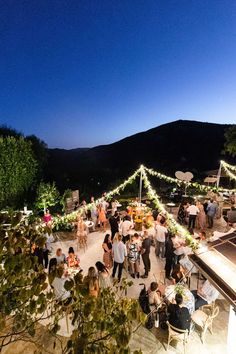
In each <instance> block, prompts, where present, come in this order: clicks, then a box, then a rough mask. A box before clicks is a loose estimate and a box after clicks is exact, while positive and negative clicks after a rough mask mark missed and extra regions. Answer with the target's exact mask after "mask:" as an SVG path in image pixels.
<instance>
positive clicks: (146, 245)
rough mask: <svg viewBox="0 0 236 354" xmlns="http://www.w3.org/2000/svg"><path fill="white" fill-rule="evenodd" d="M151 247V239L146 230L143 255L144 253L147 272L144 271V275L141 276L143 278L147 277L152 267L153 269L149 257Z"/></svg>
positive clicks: (143, 258) (143, 257)
mask: <svg viewBox="0 0 236 354" xmlns="http://www.w3.org/2000/svg"><path fill="white" fill-rule="evenodd" d="M150 248H151V240H150V238H149V237H148V233H147V231H144V236H143V242H142V249H141V255H142V260H143V264H144V269H145V273H144V275H142V276H141V278H147V277H148V273H149V272H150V269H151V263H150V258H149V255H150Z"/></svg>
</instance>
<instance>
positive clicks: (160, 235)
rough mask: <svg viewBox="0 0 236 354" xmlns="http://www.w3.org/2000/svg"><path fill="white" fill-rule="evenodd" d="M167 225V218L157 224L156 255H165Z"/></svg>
mask: <svg viewBox="0 0 236 354" xmlns="http://www.w3.org/2000/svg"><path fill="white" fill-rule="evenodd" d="M164 225H165V218H162V219H161V220H160V223H158V222H157V224H156V256H157V257H159V256H161V257H162V258H164V257H165V242H166V235H167V232H168V231H167V228H166V227H165V226H164Z"/></svg>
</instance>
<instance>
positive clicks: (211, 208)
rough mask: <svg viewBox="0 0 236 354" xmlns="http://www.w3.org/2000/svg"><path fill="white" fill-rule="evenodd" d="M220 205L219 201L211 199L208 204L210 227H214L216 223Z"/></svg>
mask: <svg viewBox="0 0 236 354" xmlns="http://www.w3.org/2000/svg"><path fill="white" fill-rule="evenodd" d="M217 209H218V205H217V203H216V202H215V201H214V200H213V199H211V200H210V202H209V204H208V206H207V221H208V228H209V229H212V227H213V223H214V217H215V215H216V213H217Z"/></svg>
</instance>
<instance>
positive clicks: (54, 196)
mask: <svg viewBox="0 0 236 354" xmlns="http://www.w3.org/2000/svg"><path fill="white" fill-rule="evenodd" d="M59 197H60V194H59V192H58V190H57V188H56V185H55V183H54V182H53V183H52V184H51V183H44V182H41V183H40V184H39V186H38V189H37V198H36V202H35V205H36V207H37V208H39V209H44V210H45V209H46V208H48V207H50V206H53V205H56V204H57V203H58V202H59Z"/></svg>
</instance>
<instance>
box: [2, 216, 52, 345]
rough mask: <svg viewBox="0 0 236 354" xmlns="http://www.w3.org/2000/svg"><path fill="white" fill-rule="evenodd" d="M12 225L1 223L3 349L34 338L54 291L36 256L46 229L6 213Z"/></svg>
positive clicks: (43, 239) (42, 243)
mask: <svg viewBox="0 0 236 354" xmlns="http://www.w3.org/2000/svg"><path fill="white" fill-rule="evenodd" d="M6 217H7V218H8V222H9V218H10V224H11V226H10V227H8V228H5V227H3V226H0V264H1V265H2V266H1V267H0V332H1V333H0V351H1V349H2V348H3V347H4V346H7V345H8V344H10V343H11V342H14V341H17V340H22V339H23V340H25V339H26V338H28V341H30V340H31V338H32V337H34V335H35V327H36V324H37V323H38V322H39V321H40V320H42V319H43V318H45V317H47V314H46V311H45V310H46V308H47V306H48V304H50V303H51V302H52V299H53V294H52V291H50V290H48V291H46V289H47V288H48V283H47V275H46V273H45V271H44V269H43V267H42V266H39V265H38V261H37V257H35V256H33V255H32V252H31V249H32V246H33V244H34V245H35V246H38V247H42V246H43V245H44V243H45V237H44V230H43V228H42V227H41V226H40V225H38V223H35V222H34V223H30V224H29V225H25V222H24V221H22V220H20V219H19V216H18V215H11V216H9V214H6Z"/></svg>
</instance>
